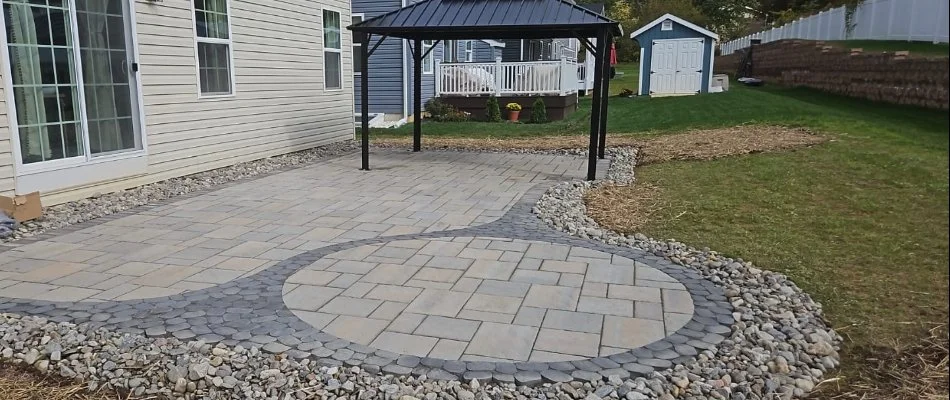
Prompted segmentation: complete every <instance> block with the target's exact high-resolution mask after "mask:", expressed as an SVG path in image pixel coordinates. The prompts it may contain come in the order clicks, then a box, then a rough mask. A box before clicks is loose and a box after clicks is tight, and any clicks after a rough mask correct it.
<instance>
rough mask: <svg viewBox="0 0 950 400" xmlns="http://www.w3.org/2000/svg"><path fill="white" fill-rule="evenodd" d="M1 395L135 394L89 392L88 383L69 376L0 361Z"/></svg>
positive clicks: (80, 399) (64, 398) (61, 399)
mask: <svg viewBox="0 0 950 400" xmlns="http://www.w3.org/2000/svg"><path fill="white" fill-rule="evenodd" d="M0 399H18V400H120V399H123V400H124V399H131V397H128V396H125V395H122V394H120V393H117V392H111V393H110V392H107V391H104V390H99V391H96V392H89V391H88V390H86V386H85V385H81V384H77V383H74V382H71V381H69V380H67V379H65V378H59V377H55V376H44V375H42V374H40V373H38V372H36V371H33V370H29V369H27V368H25V367H22V366H20V365H12V364H3V363H0Z"/></svg>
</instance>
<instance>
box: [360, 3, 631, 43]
mask: <svg viewBox="0 0 950 400" xmlns="http://www.w3.org/2000/svg"><path fill="white" fill-rule="evenodd" d="M347 28H348V29H350V30H353V31H355V32H362V33H372V34H379V35H386V36H393V37H401V38H405V39H424V40H430V39H431V40H438V39H517V38H523V39H531V38H557V37H564V38H567V37H577V36H582V37H593V36H594V33H596V32H597V31H599V30H601V29H604V28H607V29H609V30H610V31H611V34H612V35H614V36H620V35H621V31H620V24H618V23H617V22H616V21H613V20H611V19H609V18H607V17H605V16H603V15H600V14H598V13H595V12H593V11H591V10H588V9H586V8H584V7H581V6H578V5H576V4H573V3H570V2H567V1H565V0H423V1H420V2H418V3H415V4H411V5H408V6H406V7H403V8H400V9H398V10H394V11H391V12H388V13H386V14H383V15H380V16H377V17H374V18H370V19H367V20H365V21H363V22H360V23H358V24H354V25H351V26H349V27H347Z"/></svg>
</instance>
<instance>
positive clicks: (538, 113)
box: [530, 97, 548, 124]
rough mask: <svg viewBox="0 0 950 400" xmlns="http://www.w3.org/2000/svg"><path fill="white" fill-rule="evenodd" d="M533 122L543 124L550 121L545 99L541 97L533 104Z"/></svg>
mask: <svg viewBox="0 0 950 400" xmlns="http://www.w3.org/2000/svg"><path fill="white" fill-rule="evenodd" d="M530 121H531V123H532V124H543V123H545V122H548V110H547V108H545V105H544V100H542V99H541V98H540V97H538V98H537V100H535V101H534V104H532V105H531V119H530Z"/></svg>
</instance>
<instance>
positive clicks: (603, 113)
mask: <svg viewBox="0 0 950 400" xmlns="http://www.w3.org/2000/svg"><path fill="white" fill-rule="evenodd" d="M612 39H613V38H612V37H611V36H610V34H609V33H608V34H607V40H605V42H607V43H604V47H605V48H606V50H605V54H604V58H606V60H604V67H603V72H602V73H603V74H604V75H603V85H602V87H601V89H600V93H601V98H600V117H599V119H600V129H599V131H600V132H599V134H600V140H599V142H600V144H599V146H597V157H599V158H600V159H601V160H603V159H604V157H605V154H604V153H605V148H606V147H607V105H608V103H609V102H610V58H611V57H610V56H611V51H610V44H611V43H612V42H613V40H612Z"/></svg>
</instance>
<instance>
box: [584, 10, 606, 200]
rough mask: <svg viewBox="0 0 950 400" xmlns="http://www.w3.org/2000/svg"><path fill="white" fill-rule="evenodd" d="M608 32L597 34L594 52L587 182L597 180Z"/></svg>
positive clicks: (602, 31)
mask: <svg viewBox="0 0 950 400" xmlns="http://www.w3.org/2000/svg"><path fill="white" fill-rule="evenodd" d="M606 49H607V30H606V29H601V30H600V31H599V32H597V49H596V50H597V51H596V52H594V93H593V96H592V98H591V100H592V101H591V108H590V147H589V148H588V150H587V151H588V153H587V155H588V158H587V180H589V181H592V180H595V179H597V149H598V144H599V140H598V139H599V137H600V117H601V103H602V100H603V98H602V97H603V91H604V64H605V63H608V64H609V62H608V60H605V58H607V56H608V54H607V50H606Z"/></svg>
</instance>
